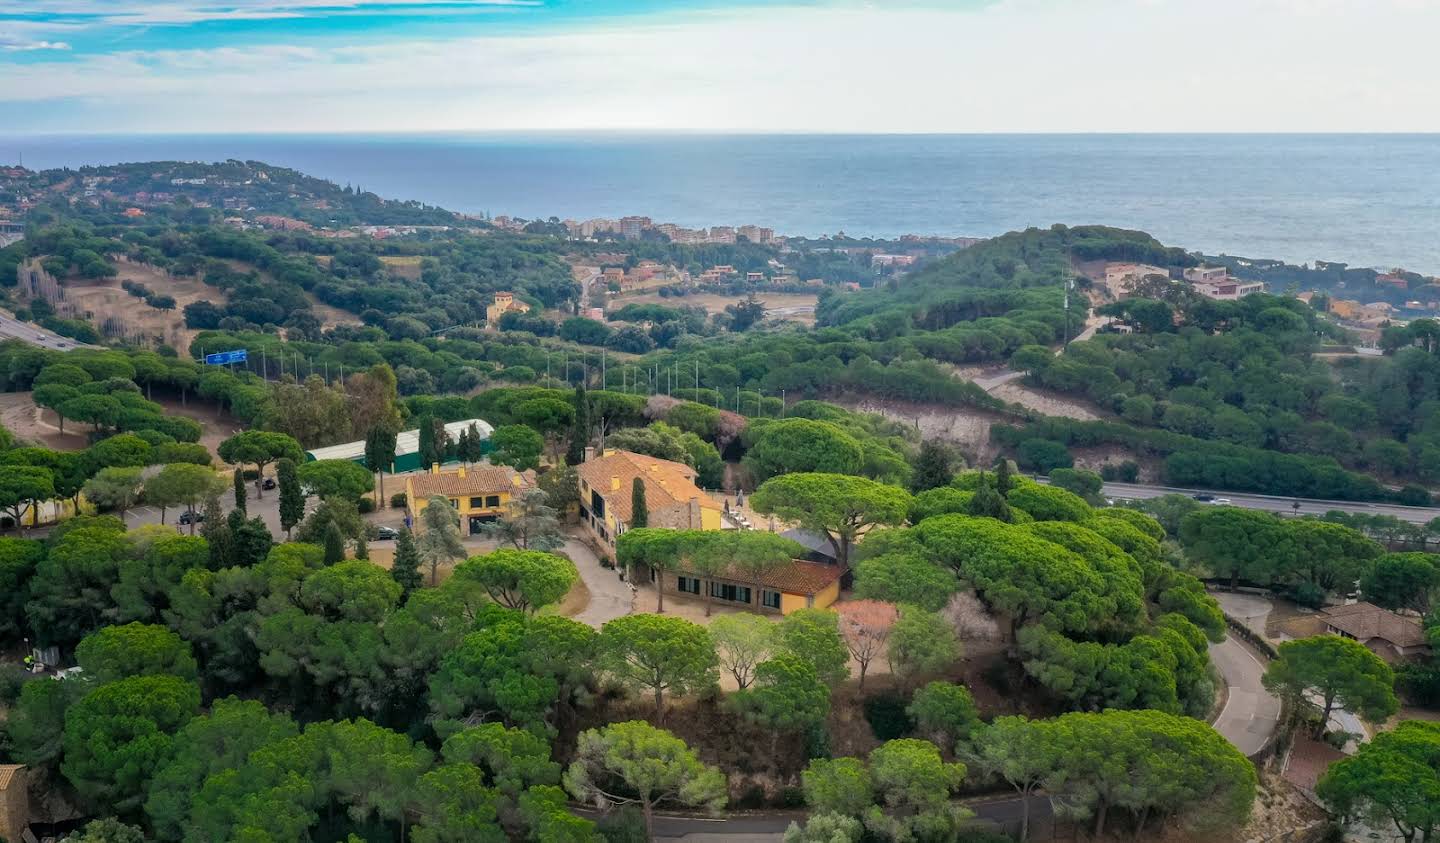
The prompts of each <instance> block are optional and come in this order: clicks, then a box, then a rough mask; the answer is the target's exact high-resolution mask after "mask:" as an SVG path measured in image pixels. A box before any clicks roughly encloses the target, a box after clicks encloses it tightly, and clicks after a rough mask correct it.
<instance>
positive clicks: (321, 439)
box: [252, 375, 351, 448]
mask: <svg viewBox="0 0 1440 843" xmlns="http://www.w3.org/2000/svg"><path fill="white" fill-rule="evenodd" d="M258 403H259V407H258V410H257V412H255V413H254V414H253V415H252V418H253V419H255V420H256V421H258V422H259V423H260V424H261V425H263V426H264V427H265V429H267V430H272V431H277V432H279V433H280V434H282V435H286V436H293V437H295V440H296V441H297V442H300V443H301V444H302V445H303V446H304V447H309V448H314V447H316V446H319V445H328V444H333V443H335V442H344V441H346V440H347V439H350V438H351V436H350V432H351V429H350V418H349V415H348V414H347V413H346V412H345V395H344V393H342V392H341V391H340V388H339V386H338V385H337V386H330V385H327V384H326V383H325V380H324V379H323V378H321V377H320V376H318V375H316V376H312V377H307V378H305V380H304V381H301V382H299V383H296V382H294V381H292V380H290V379H289V378H286V379H285V380H282V381H280V382H278V383H273V384H270V385H269V391H268V393H262V397H261V398H260V400H259V402H258Z"/></svg>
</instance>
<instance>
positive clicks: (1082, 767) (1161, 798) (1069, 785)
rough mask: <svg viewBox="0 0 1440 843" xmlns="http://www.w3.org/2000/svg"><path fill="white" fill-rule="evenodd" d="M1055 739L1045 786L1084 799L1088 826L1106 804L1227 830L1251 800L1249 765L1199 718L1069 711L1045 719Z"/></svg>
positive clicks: (1139, 821) (1141, 823)
mask: <svg viewBox="0 0 1440 843" xmlns="http://www.w3.org/2000/svg"><path fill="white" fill-rule="evenodd" d="M1052 726H1053V730H1054V731H1053V736H1054V737H1055V739H1056V740H1057V741H1059V744H1060V746H1059V750H1060V751H1059V753H1058V755H1057V758H1056V761H1057V764H1056V768H1055V770H1054V776H1053V780H1052V781H1051V782H1050V783H1049V784H1050V786H1052V787H1054V788H1056V789H1063V790H1065V791H1066V795H1065V799H1066V801H1067V802H1071V803H1078V804H1082V805H1085V806H1087V808H1088V810H1089V811H1090V813H1092V814H1093V815H1094V817H1095V826H1094V834H1095V836H1096V837H1097V838H1098V837H1101V836H1103V835H1104V833H1105V823H1106V819H1107V816H1108V814H1109V811H1110V809H1111V808H1112V807H1116V808H1122V809H1125V810H1127V811H1129V812H1130V813H1131V815H1132V816H1134V817H1135V834H1136V836H1137V837H1140V836H1141V835H1143V833H1144V831H1145V827H1146V824H1147V821H1148V820H1149V819H1150V818H1151V817H1153V816H1158V817H1159V818H1161V819H1165V818H1168V817H1179V818H1181V819H1182V820H1183V821H1184V823H1185V824H1186V825H1187V826H1189V827H1190V828H1191V830H1192V831H1200V832H1205V833H1208V834H1209V835H1216V836H1219V835H1224V836H1228V835H1229V834H1230V833H1233V831H1234V829H1236V828H1237V827H1239V826H1242V825H1244V823H1245V821H1246V820H1247V819H1248V818H1249V816H1250V809H1251V806H1252V804H1253V803H1254V800H1255V791H1256V777H1255V768H1254V766H1253V765H1252V764H1251V763H1250V761H1249V760H1248V759H1246V758H1245V757H1244V756H1243V755H1242V754H1241V753H1240V751H1239V750H1237V749H1236V748H1235V747H1234V746H1233V745H1231V744H1230V743H1229V742H1228V741H1227V740H1225V738H1224V737H1222V736H1221V735H1220V734H1219V733H1218V732H1216V731H1215V730H1214V729H1213V728H1211V727H1210V726H1208V725H1207V724H1205V723H1203V722H1200V721H1198V720H1195V719H1194V718H1190V717H1181V716H1177V715H1173V714H1165V713H1162V712H1158V711H1115V710H1112V711H1105V712H1101V713H1098V714H1097V713H1073V714H1066V715H1063V716H1061V717H1059V718H1057V719H1056V720H1054V721H1052Z"/></svg>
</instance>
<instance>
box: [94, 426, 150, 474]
mask: <svg viewBox="0 0 1440 843" xmlns="http://www.w3.org/2000/svg"><path fill="white" fill-rule="evenodd" d="M153 453H154V448H152V447H151V445H150V443H149V442H147V441H145V440H144V439H142V438H140V437H139V436H136V435H135V434H133V433H121V434H119V435H118V436H111V437H108V438H105V439H101V440H100V441H99V442H96V443H95V444H94V445H91V446H90V450H88V451H86V452H85V454H84V458H85V462H86V463H88V464H89V465H90V470H91V471H99V470H100V469H101V468H105V467H107V466H137V465H149V464H150V461H151V460H150V457H151V455H152V454H153Z"/></svg>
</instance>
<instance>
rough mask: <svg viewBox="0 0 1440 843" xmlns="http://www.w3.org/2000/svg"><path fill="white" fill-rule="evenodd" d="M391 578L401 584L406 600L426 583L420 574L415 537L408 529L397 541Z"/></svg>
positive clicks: (418, 553) (403, 531)
mask: <svg viewBox="0 0 1440 843" xmlns="http://www.w3.org/2000/svg"><path fill="white" fill-rule="evenodd" d="M390 577H391V578H392V579H394V580H395V582H397V583H399V584H400V589H401V592H400V593H401V595H402V597H406V598H408V597H409V596H410V592H412V591H414V590H415V589H417V588H419V587H420V586H421V585H423V584H424V582H425V578H424V577H423V576H421V574H420V552H419V551H418V550H416V549H415V536H414V534H413V533H411V532H410V530H408V529H405V530H401V531H400V538H398V539H396V540H395V561H393V562H392V563H390Z"/></svg>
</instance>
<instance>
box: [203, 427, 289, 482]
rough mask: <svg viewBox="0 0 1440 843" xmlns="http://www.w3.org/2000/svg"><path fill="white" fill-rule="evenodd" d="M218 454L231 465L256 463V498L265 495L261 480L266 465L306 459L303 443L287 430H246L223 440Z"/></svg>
mask: <svg viewBox="0 0 1440 843" xmlns="http://www.w3.org/2000/svg"><path fill="white" fill-rule="evenodd" d="M217 453H218V454H219V455H220V459H222V460H224V461H225V462H228V463H230V464H231V465H236V466H241V467H243V466H245V465H254V466H255V497H257V498H260V497H264V493H263V491H262V490H261V484H260V480H261V478H262V477H264V475H265V466H267V465H269V464H270V463H272V462H275V461H276V460H281V459H290V460H293V461H294V462H296V463H300V462H302V461H304V459H305V455H304V453H303V452H302V451H301V450H300V443H299V442H296V441H295V439H294V438H293V437H290V436H287V435H285V434H284V433H271V432H269V431H265V430H245V431H241V432H240V433H237V434H235V435H234V436H231V437H230V438H229V439H226V440H225V441H224V442H221V443H220V447H219V449H217Z"/></svg>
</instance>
